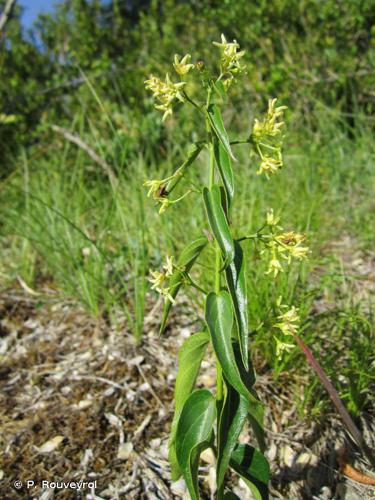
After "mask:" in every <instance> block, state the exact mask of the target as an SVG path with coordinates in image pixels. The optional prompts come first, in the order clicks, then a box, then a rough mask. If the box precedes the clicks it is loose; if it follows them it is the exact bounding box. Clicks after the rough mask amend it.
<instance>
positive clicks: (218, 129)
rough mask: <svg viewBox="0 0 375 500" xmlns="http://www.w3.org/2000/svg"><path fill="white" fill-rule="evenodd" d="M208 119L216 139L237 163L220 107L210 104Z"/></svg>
mask: <svg viewBox="0 0 375 500" xmlns="http://www.w3.org/2000/svg"><path fill="white" fill-rule="evenodd" d="M207 114H208V119H209V121H210V125H211V128H212V130H213V132H214V133H215V135H216V137H217V138H218V139H219V141H220V142H221V144H222V145H223V148H224V149H225V151H226V152H227V153H228V155H229V156H230V157H231V158H232V160H234V161H237V159H236V157H235V156H234V154H233V153H232V149H231V147H230V142H229V137H228V134H227V131H226V130H225V127H224V122H223V118H222V116H221V112H220V109H219V107H218V106H217V105H216V104H210V105H209V106H208V109H207Z"/></svg>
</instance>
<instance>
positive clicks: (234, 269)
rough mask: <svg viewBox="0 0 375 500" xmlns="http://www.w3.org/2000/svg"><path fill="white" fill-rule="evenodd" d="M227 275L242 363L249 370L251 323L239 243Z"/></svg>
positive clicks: (235, 244)
mask: <svg viewBox="0 0 375 500" xmlns="http://www.w3.org/2000/svg"><path fill="white" fill-rule="evenodd" d="M225 274H226V279H227V284H228V288H229V292H230V295H231V298H232V303H233V308H234V314H235V317H236V323H237V329H238V338H239V341H240V347H241V356H242V361H243V364H244V366H245V368H246V369H248V368H249V354H248V339H249V322H248V315H247V288H246V278H245V260H244V258H243V251H242V248H241V245H240V244H239V243H238V242H237V241H235V242H234V259H233V261H232V262H231V263H230V265H229V266H228V267H227V268H226V270H225Z"/></svg>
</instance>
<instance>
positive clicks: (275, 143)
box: [250, 99, 287, 178]
mask: <svg viewBox="0 0 375 500" xmlns="http://www.w3.org/2000/svg"><path fill="white" fill-rule="evenodd" d="M276 101H277V99H270V100H269V101H268V111H267V115H266V117H265V118H264V120H263V121H259V120H257V119H255V121H254V126H253V131H252V133H251V137H250V138H251V142H252V143H253V145H254V148H255V151H256V153H257V154H258V155H259V157H260V160H261V162H260V166H259V169H258V171H257V174H258V175H259V174H262V173H265V174H266V176H267V178H269V174H274V173H276V172H277V171H278V170H279V169H280V168H281V167H282V166H283V157H282V152H281V148H282V144H283V135H282V128H283V126H284V122H283V121H278V119H279V118H281V117H282V116H283V113H284V110H285V109H287V107H286V106H279V107H275V106H276Z"/></svg>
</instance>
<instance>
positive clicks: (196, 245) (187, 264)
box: [159, 237, 208, 334]
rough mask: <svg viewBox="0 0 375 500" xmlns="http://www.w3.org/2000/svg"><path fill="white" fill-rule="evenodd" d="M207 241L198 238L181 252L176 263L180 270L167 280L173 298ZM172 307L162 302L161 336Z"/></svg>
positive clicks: (167, 301)
mask: <svg viewBox="0 0 375 500" xmlns="http://www.w3.org/2000/svg"><path fill="white" fill-rule="evenodd" d="M207 243H208V240H207V238H205V237H201V238H198V239H197V240H195V241H193V242H192V243H189V245H187V246H186V247H185V248H184V250H183V251H182V253H181V255H180V257H179V259H178V261H177V267H178V268H179V269H181V270H176V271H174V273H173V275H172V276H171V278H170V280H169V286H170V289H171V291H170V294H171V296H172V297H173V298H175V297H176V295H177V293H178V291H179V289H180V288H181V284H182V281H183V278H184V273H188V272H189V271H190V270H191V268H192V267H193V264H194V262H195V261H196V260H197V258H198V257H199V255H200V254H201V252H202V250H203V249H204V247H205V246H206V245H207ZM171 307H172V302H171V301H170V300H169V299H166V301H165V302H164V309H163V316H162V319H161V325H160V330H159V333H160V334H162V333H163V332H164V330H165V327H166V324H167V320H168V316H169V312H170V310H171Z"/></svg>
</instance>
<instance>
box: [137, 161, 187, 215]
mask: <svg viewBox="0 0 375 500" xmlns="http://www.w3.org/2000/svg"><path fill="white" fill-rule="evenodd" d="M181 175H182V171H181V169H179V170H176V172H175V173H174V174H173V175H171V176H170V177H167V178H165V179H160V180H159V179H150V180H146V181H145V182H144V183H143V185H144V186H146V187H148V188H150V189H149V190H148V193H147V196H151V195H152V197H153V199H154V200H155V201H156V202H157V203H160V208H159V214H160V215H162V214H163V213H164V212H165V211H166V210H167V209H168V208H169V207H170V206H171V205H174V204H175V203H178V202H179V201H181V200H183V199H184V198H185V197H186V196H187V195H188V194H190V193H192V192H193V191H195V189H193V188H190V189H188V190H187V191H186V193H184V194H183V195H182V196H180V197H179V198H177V199H175V200H170V199H169V198H168V194H169V193H168V190H167V186H168V184H169V182H170V181H172V180H173V179H176V178H177V177H179V176H181Z"/></svg>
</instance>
